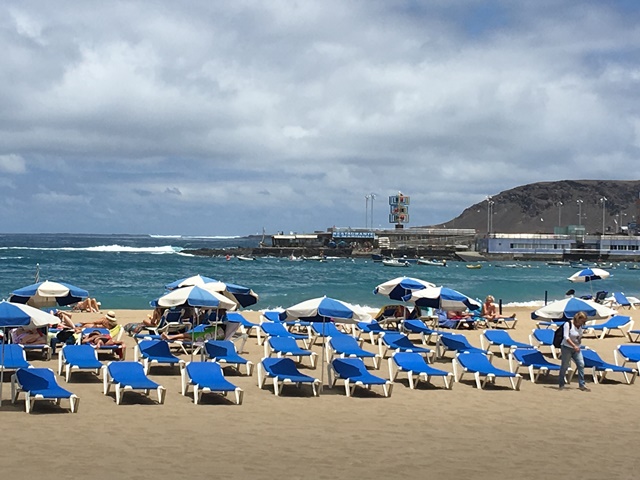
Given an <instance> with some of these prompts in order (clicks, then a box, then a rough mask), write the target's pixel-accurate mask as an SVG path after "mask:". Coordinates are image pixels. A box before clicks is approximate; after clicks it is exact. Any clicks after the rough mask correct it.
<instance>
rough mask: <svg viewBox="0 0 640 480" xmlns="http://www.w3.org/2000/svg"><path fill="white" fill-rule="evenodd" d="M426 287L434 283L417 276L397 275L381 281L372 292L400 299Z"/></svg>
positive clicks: (432, 285)
mask: <svg viewBox="0 0 640 480" xmlns="http://www.w3.org/2000/svg"><path fill="white" fill-rule="evenodd" d="M428 287H435V285H434V284H433V283H430V282H426V281H424V280H420V279H419V278H411V277H397V278H394V279H392V280H389V281H387V282H384V283H381V284H380V285H378V286H377V287H376V288H375V289H374V290H373V293H374V294H375V295H386V296H388V297H389V298H390V299H392V300H402V299H403V298H404V297H406V296H407V295H410V294H411V293H413V292H415V291H417V290H424V289H425V288H428Z"/></svg>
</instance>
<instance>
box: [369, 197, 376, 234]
mask: <svg viewBox="0 0 640 480" xmlns="http://www.w3.org/2000/svg"><path fill="white" fill-rule="evenodd" d="M369 196H370V197H371V229H372V230H373V201H374V200H375V199H376V194H375V193H371V194H369Z"/></svg>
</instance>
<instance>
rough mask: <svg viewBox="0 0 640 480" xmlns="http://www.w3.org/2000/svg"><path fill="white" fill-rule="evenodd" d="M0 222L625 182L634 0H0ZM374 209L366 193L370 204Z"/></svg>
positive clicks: (383, 203)
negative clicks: (549, 184) (539, 184)
mask: <svg viewBox="0 0 640 480" xmlns="http://www.w3.org/2000/svg"><path fill="white" fill-rule="evenodd" d="M0 12H1V13H2V15H0V46H1V47H2V50H1V51H2V55H0V82H1V85H2V88H0V105H2V108H1V109H0V187H1V188H2V196H1V197H0V218H1V219H2V225H1V226H0V231H4V232H79V233H155V234H192V235H193V234H201V235H233V234H239V235H244V234H250V233H256V232H260V231H261V230H262V228H263V227H264V228H266V230H267V232H275V231H277V230H285V231H290V230H294V231H298V232H303V231H313V230H324V229H326V228H327V227H329V226H332V225H336V226H352V227H364V226H365V221H367V220H366V215H365V213H366V207H367V205H368V206H369V209H370V208H371V204H370V203H368V202H367V201H366V200H365V195H367V194H370V193H375V194H376V195H377V197H376V199H375V201H374V203H373V205H374V207H373V208H374V210H373V214H374V225H375V226H382V227H388V226H389V223H388V212H389V206H388V202H387V197H388V196H389V195H393V194H396V193H397V192H398V191H402V192H403V193H404V194H406V195H410V196H411V207H410V215H411V222H410V223H409V226H419V225H429V224H436V223H441V222H446V221H448V220H450V219H451V218H453V217H455V216H457V215H458V214H459V213H461V211H462V210H463V209H464V208H466V207H468V206H469V205H471V204H473V203H475V202H479V201H481V200H483V199H484V198H486V196H487V195H493V194H496V193H498V192H500V191H502V190H505V189H509V188H513V187H515V186H518V185H522V184H526V183H531V182H537V181H551V180H563V179H637V178H638V176H637V174H636V171H637V157H638V147H639V132H640V122H639V119H640V97H638V95H637V92H638V91H640V89H639V87H640V68H639V67H638V65H640V61H639V60H640V58H639V57H640V55H639V54H640V27H639V26H640V15H639V12H640V6H638V5H637V2H635V1H634V0H628V1H613V0H611V1H607V2H601V1H582V2H580V1H574V0H566V1H565V0H531V1H523V2H512V1H509V0H503V1H473V0H468V1H455V0H441V1H434V0H432V1H400V0H398V1H393V0H379V1H378V0H361V1H355V0H336V1H331V0H318V1H303V0H299V1H294V0H288V1H285V0H281V1H278V0H269V1H238V0H235V1H232V2H228V1H211V0H201V1H189V2H175V1H173V0H165V1H145V2H142V1H140V2H136V1H110V2H104V1H90V0H83V1H57V2H49V1H44V0H43V1H13V0H9V1H4V2H2V4H0ZM370 214H371V211H370V210H369V215H370Z"/></svg>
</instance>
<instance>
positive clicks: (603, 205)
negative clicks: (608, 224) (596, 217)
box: [600, 197, 607, 235]
mask: <svg viewBox="0 0 640 480" xmlns="http://www.w3.org/2000/svg"><path fill="white" fill-rule="evenodd" d="M600 203H602V235H604V213H605V211H606V208H607V197H602V198H601V199H600Z"/></svg>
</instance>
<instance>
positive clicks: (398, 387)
mask: <svg viewBox="0 0 640 480" xmlns="http://www.w3.org/2000/svg"><path fill="white" fill-rule="evenodd" d="M530 311H531V309H522V308H520V309H508V310H506V311H505V313H508V314H510V313H516V314H517V316H518V318H519V322H518V324H517V326H516V328H515V329H514V330H511V331H510V333H511V334H512V336H513V337H514V338H516V339H518V340H521V341H527V340H528V335H529V333H530V331H531V329H532V328H534V327H535V322H533V321H532V320H530V316H529V314H530ZM116 313H117V317H118V321H119V322H120V323H122V324H125V323H128V322H132V321H140V320H142V318H143V317H144V316H145V315H146V314H147V313H149V312H147V311H142V310H117V311H116ZM245 313H246V315H247V317H248V318H249V319H251V320H253V321H258V318H259V312H245ZM620 313H622V314H625V315H631V316H632V317H634V319H635V320H636V325H639V323H638V321H640V311H638V310H624V311H622V312H620ZM92 318H97V315H96V314H93V315H90V314H74V320H75V321H79V320H90V319H92ZM464 333H465V334H466V335H467V337H468V338H469V339H470V341H471V342H472V343H473V344H474V345H477V346H480V341H479V335H480V333H481V331H469V332H468V331H465V332H464ZM124 339H125V341H126V342H127V345H128V352H127V359H128V360H132V359H133V346H134V341H133V339H131V338H129V337H127V336H126V335H125V336H124ZM416 341H418V339H417V337H416ZM584 343H585V344H586V345H588V346H590V347H592V348H594V349H595V350H596V351H597V352H598V353H600V355H601V356H602V357H603V358H604V359H605V360H608V361H611V362H613V350H614V349H615V347H616V346H617V345H618V344H620V343H626V342H625V339H624V338H623V337H621V336H620V335H619V334H617V333H614V336H611V337H608V338H606V339H604V340H599V339H595V338H593V337H589V338H586V339H585V341H584ZM364 346H365V348H367V349H372V350H373V347H372V346H371V344H369V343H368V342H365V344H364ZM320 349H321V347H320V346H315V347H314V350H315V351H318V352H320ZM262 351H263V350H262V347H259V346H257V345H256V339H255V338H253V337H251V338H249V341H248V342H247V344H246V347H245V352H244V353H243V355H244V356H245V357H247V358H248V359H250V360H252V361H253V362H254V363H257V362H258V361H259V360H260V358H261V357H262ZM182 358H184V359H185V360H187V361H188V360H189V359H190V358H189V356H186V355H182ZM101 359H103V360H105V361H107V360H108V359H109V357H108V356H107V357H101ZM30 360H31V361H32V363H33V364H34V365H35V366H43V365H46V366H49V367H51V368H53V369H54V370H55V369H56V368H57V362H56V361H55V359H54V360H52V361H51V362H44V361H42V360H40V358H39V356H38V355H33V356H30ZM305 363H306V362H305ZM494 364H495V365H497V366H499V367H503V368H508V362H507V361H506V360H503V359H502V358H500V356H499V354H498V355H496V357H495V360H494ZM435 366H436V367H438V368H442V369H445V370H451V368H452V367H451V354H449V355H447V357H446V358H445V359H443V360H436V361H435ZM301 369H302V370H303V371H305V372H307V373H309V374H311V375H314V376H317V377H320V370H319V367H318V369H316V370H311V369H308V368H307V367H304V366H303V367H302V368H301ZM243 371H244V370H243ZM226 373H227V377H228V379H229V380H230V381H232V382H233V383H235V384H236V385H238V386H240V387H241V388H243V389H244V391H245V395H244V403H243V405H241V406H236V405H234V404H233V403H232V402H231V397H230V400H225V399H222V398H221V397H216V396H214V395H209V396H206V395H205V396H204V397H203V404H201V405H194V404H193V398H192V396H191V394H190V395H189V396H186V397H183V396H182V395H181V394H180V374H179V371H178V369H177V368H174V369H171V368H168V367H153V368H152V369H151V373H150V376H151V378H153V379H154V380H156V381H157V382H159V383H161V384H162V385H164V386H165V387H166V388H167V396H166V402H165V404H164V405H157V404H156V403H155V395H154V394H153V393H152V399H153V400H149V399H147V398H146V397H144V396H142V395H139V394H137V393H127V394H125V399H124V402H123V404H122V405H119V406H118V405H116V404H115V398H114V395H113V394H111V396H104V395H103V394H102V383H101V381H100V380H98V379H97V378H96V377H95V376H93V375H92V374H90V373H75V374H74V375H73V376H72V379H71V383H70V384H66V383H65V381H64V379H62V378H59V381H60V384H61V385H62V386H63V387H65V388H68V389H69V390H71V391H72V392H74V393H76V394H77V395H78V396H79V397H80V399H81V402H80V409H79V412H78V413H77V414H70V413H68V410H67V407H68V403H67V402H64V401H63V403H62V407H63V408H58V407H56V406H53V405H49V404H48V403H47V402H37V403H36V407H35V412H34V413H33V414H32V415H27V414H26V413H25V412H24V401H23V399H22V397H21V399H20V400H19V402H18V403H17V404H16V405H12V404H11V403H10V401H9V383H8V378H6V379H5V383H4V387H5V388H4V391H3V399H4V401H3V405H2V407H1V408H0V410H1V415H2V418H3V422H2V423H3V428H2V432H3V433H2V440H0V442H1V445H2V453H0V458H1V459H2V465H3V476H4V477H5V478H25V477H28V476H32V475H34V474H37V475H42V474H44V473H45V472H51V474H53V475H55V477H57V478H72V477H73V478H85V477H92V478H130V479H138V478H140V479H142V478H145V479H146V478H187V477H188V478H196V479H198V478H212V477H213V478H215V477H224V478H256V479H262V478H265V479H266V478H280V477H284V478H363V479H364V478H404V477H407V476H411V477H414V476H418V477H440V478H462V477H468V478H492V479H496V478H513V477H518V478H521V479H535V478H542V477H546V476H548V475H554V476H561V475H571V476H572V477H579V478H582V479H599V478H605V477H607V478H621V479H622V478H632V477H635V474H634V473H633V466H632V464H633V463H634V462H633V459H635V458H636V456H637V452H638V440H637V438H638V436H637V420H636V413H637V412H638V388H640V387H639V386H638V385H631V386H628V385H626V384H625V383H624V382H623V381H622V377H621V376H618V375H612V376H611V378H610V379H608V380H607V381H606V382H605V383H604V384H601V385H594V384H593V383H592V380H591V377H590V376H588V377H587V381H588V382H589V386H590V387H592V391H591V392H588V393H586V392H580V391H579V390H577V388H576V387H577V382H576V381H574V382H572V384H571V388H570V389H569V391H564V392H561V391H559V390H558V389H557V386H556V377H552V379H542V380H541V381H540V383H538V384H532V383H531V382H530V381H529V379H528V375H526V374H525V375H524V377H525V378H524V380H523V382H522V386H521V390H520V391H513V390H511V389H510V388H508V386H507V383H506V381H504V380H503V381H501V380H498V382H497V385H496V386H489V387H488V388H487V389H486V390H484V391H480V390H478V389H476V388H475V384H474V382H473V378H472V377H471V376H465V378H464V379H463V381H462V383H457V384H455V385H454V388H453V390H451V391H448V390H444V389H443V388H442V385H441V382H440V381H438V379H436V380H435V386H425V385H424V384H421V386H420V387H419V388H418V389H416V390H410V389H409V387H408V383H407V381H406V377H404V376H403V377H401V378H400V379H399V380H398V381H397V382H396V384H395V387H394V390H393V395H392V397H391V398H384V397H383V396H382V395H381V390H376V389H375V388H374V390H373V391H372V392H368V391H366V390H358V391H357V392H356V396H355V397H353V398H347V397H346V396H345V394H344V389H343V387H342V385H341V384H340V383H339V384H338V387H337V388H334V389H329V388H326V387H325V388H324V391H323V394H322V395H321V396H320V397H319V398H315V397H313V396H312V395H311V390H310V389H307V388H303V389H302V390H301V391H299V390H297V389H296V388H295V387H286V388H285V391H284V393H283V395H282V396H281V397H275V396H274V394H273V388H272V387H271V384H270V383H268V384H267V386H266V387H265V388H264V389H263V390H259V389H258V388H257V377H256V375H255V373H254V375H253V376H251V377H247V376H245V375H240V374H238V373H235V372H234V371H233V369H231V368H227V369H226ZM374 373H376V374H379V375H381V376H383V377H386V378H388V369H387V364H386V362H384V363H383V364H382V368H381V369H380V370H379V371H378V372H374ZM523 373H526V372H523ZM325 382H326V375H325Z"/></svg>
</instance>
